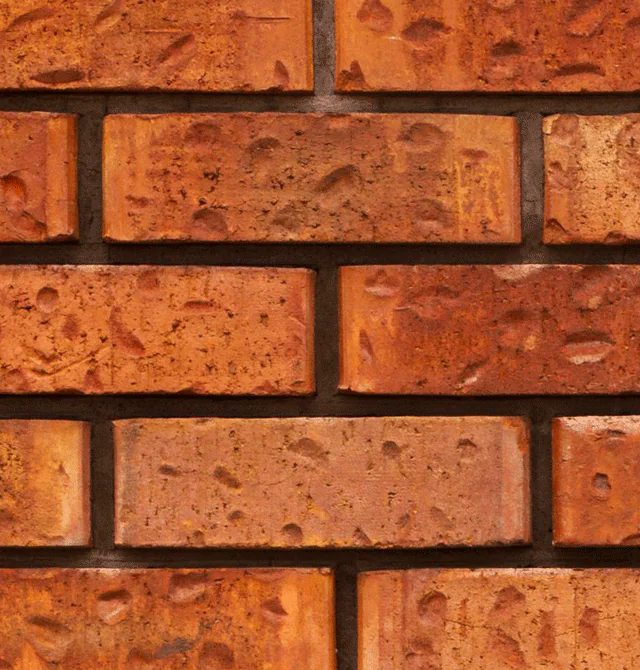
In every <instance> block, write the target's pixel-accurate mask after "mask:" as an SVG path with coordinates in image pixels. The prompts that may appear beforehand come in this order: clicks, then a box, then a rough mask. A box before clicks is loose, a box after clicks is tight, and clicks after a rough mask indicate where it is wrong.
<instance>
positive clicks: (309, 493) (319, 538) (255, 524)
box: [115, 417, 530, 547]
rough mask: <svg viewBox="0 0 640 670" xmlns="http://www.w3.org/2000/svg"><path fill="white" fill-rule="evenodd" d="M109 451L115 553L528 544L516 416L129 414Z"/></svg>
mask: <svg viewBox="0 0 640 670" xmlns="http://www.w3.org/2000/svg"><path fill="white" fill-rule="evenodd" d="M115 448H116V458H115V460H116V543H117V544H120V545H127V546H198V545H201V546H234V547H261V546H266V547H287V546H306V547H347V546H362V547H367V546H375V547H421V546H436V545H494V544H519V543H524V542H528V541H529V540H530V522H529V507H530V500H529V440H528V431H527V426H526V423H525V422H524V421H523V420H521V419H517V418H501V417H460V418H457V417H446V418H443V417H398V418H392V417H388V418H387V417H383V418H373V417H369V418H299V419H134V420H128V421H117V422H116V423H115Z"/></svg>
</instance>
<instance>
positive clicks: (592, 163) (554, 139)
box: [544, 114, 640, 244]
mask: <svg viewBox="0 0 640 670" xmlns="http://www.w3.org/2000/svg"><path fill="white" fill-rule="evenodd" d="M544 138H545V139H544V142H545V173H546V186H545V194H546V200H545V225H544V241H545V242H546V243H547V244H576V243H578V244H585V243H596V244H622V243H625V242H638V241H640V231H639V230H638V218H639V217H640V186H638V180H639V179H640V156H639V155H638V149H637V147H638V143H640V114H627V115H624V116H576V115H574V114H569V115H558V116H550V117H548V118H546V119H545V120H544Z"/></svg>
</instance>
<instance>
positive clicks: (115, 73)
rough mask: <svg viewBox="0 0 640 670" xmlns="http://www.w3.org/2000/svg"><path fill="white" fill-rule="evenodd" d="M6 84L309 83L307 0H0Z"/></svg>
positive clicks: (208, 87)
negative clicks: (134, 0)
mask: <svg viewBox="0 0 640 670" xmlns="http://www.w3.org/2000/svg"><path fill="white" fill-rule="evenodd" d="M0 31H2V32H3V40H2V44H0V62H2V64H3V67H2V70H1V71H0V87H1V88H5V89H7V88H8V89H83V90H92V89H94V90H104V89H112V90H113V89H115V90H149V89H152V90H174V91H185V90H187V91H188V90H192V91H236V92H252V91H270V90H274V91H310V90H311V89H312V88H313V73H312V53H311V3H310V2H309V1H308V0H266V1H264V0H262V1H261V2H258V0H222V1H221V2H207V1H206V0H194V1H192V2H189V3H187V4H185V3H182V2H178V3H176V2H162V3H156V2H152V3H148V2H138V3H133V4H131V3H125V2H124V1H123V0H112V1H111V2H109V1H108V0H107V1H106V2H105V1H103V0H88V1H86V2H75V1H73V2H70V1H69V0H52V1H51V2H49V3H47V4H46V5H43V4H42V3H41V2H39V1H38V0H12V2H11V3H4V4H3V5H2V6H0Z"/></svg>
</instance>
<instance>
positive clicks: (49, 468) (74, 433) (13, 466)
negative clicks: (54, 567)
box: [0, 420, 91, 667]
mask: <svg viewBox="0 0 640 670" xmlns="http://www.w3.org/2000/svg"><path fill="white" fill-rule="evenodd" d="M90 433H91V428H90V426H89V424H86V423H81V422H79V421H22V420H3V421H0V519H1V520H2V523H1V524H0V546H4V547H9V546H11V547H46V546H49V547H54V546H63V545H66V546H84V547H86V546H88V545H89V543H90V538H91V522H90V512H89V486H90V484H89V478H90V474H89V468H90V465H89V459H90V456H89V442H90ZM0 667H2V665H1V664H0Z"/></svg>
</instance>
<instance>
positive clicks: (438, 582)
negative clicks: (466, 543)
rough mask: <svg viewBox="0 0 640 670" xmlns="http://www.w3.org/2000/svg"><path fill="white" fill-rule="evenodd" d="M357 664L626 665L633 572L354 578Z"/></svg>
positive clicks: (634, 612)
mask: <svg viewBox="0 0 640 670" xmlns="http://www.w3.org/2000/svg"><path fill="white" fill-rule="evenodd" d="M358 597H359V628H360V636H359V646H360V654H359V661H360V664H359V668H360V670H383V668H384V669H385V670H386V669H387V668H394V670H413V668H447V669H448V668H456V670H506V669H507V668H591V669H592V670H605V669H607V670H608V669H610V668H632V667H634V664H635V663H636V661H637V658H638V655H639V654H640V645H639V644H638V642H637V640H636V638H635V637H634V636H630V635H629V633H630V631H631V630H635V625H636V622H637V620H638V598H640V572H639V571H638V570H627V569H625V570H558V569H548V570H544V569H537V570H526V569H525V570H487V569H483V570H409V571H406V572H400V571H398V572H370V573H364V574H361V575H360V577H359V589H358Z"/></svg>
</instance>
